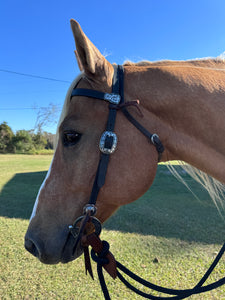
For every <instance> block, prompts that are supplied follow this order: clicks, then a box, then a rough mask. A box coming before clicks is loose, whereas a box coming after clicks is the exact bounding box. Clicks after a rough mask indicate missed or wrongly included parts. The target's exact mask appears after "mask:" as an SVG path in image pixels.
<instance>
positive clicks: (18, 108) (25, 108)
mask: <svg viewBox="0 0 225 300" xmlns="http://www.w3.org/2000/svg"><path fill="white" fill-rule="evenodd" d="M46 108H48V107H47V106H46V107H15V108H0V110H29V109H30V110H31V109H32V110H37V109H46ZM60 110H61V108H60V107H58V108H57V111H60Z"/></svg>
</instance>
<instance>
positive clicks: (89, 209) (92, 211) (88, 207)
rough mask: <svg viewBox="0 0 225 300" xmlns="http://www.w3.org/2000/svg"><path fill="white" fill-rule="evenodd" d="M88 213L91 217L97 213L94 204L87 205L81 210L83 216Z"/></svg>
mask: <svg viewBox="0 0 225 300" xmlns="http://www.w3.org/2000/svg"><path fill="white" fill-rule="evenodd" d="M89 212H90V215H91V216H94V215H95V214H96V212H97V207H96V206H95V205H94V204H87V205H85V206H84V208H83V214H84V215H86V214H88V213H89Z"/></svg>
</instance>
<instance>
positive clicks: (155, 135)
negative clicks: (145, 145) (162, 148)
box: [151, 133, 159, 146]
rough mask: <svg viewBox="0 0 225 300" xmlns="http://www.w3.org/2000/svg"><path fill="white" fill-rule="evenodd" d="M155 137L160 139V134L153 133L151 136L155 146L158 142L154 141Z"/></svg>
mask: <svg viewBox="0 0 225 300" xmlns="http://www.w3.org/2000/svg"><path fill="white" fill-rule="evenodd" d="M154 138H157V139H159V136H158V134H156V133H153V135H152V136H151V142H152V144H153V145H154V146H155V145H156V143H155V141H154Z"/></svg>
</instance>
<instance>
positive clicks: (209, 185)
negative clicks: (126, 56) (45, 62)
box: [55, 58, 225, 214]
mask: <svg viewBox="0 0 225 300" xmlns="http://www.w3.org/2000/svg"><path fill="white" fill-rule="evenodd" d="M123 65H124V66H137V67H144V66H153V67H159V66H171V65H172V66H180V67H181V66H184V65H185V66H192V67H202V68H210V69H221V70H225V60H224V58H215V59H199V60H187V61H170V60H163V61H156V62H150V61H140V62H137V63H133V62H130V61H126V62H125V63H124V64H123ZM83 76H84V75H83V73H81V74H79V75H78V76H77V77H76V78H75V79H74V80H73V82H72V83H71V85H70V87H69V89H68V92H67V94H66V98H65V101H64V105H63V109H62V112H61V115H60V118H59V122H58V126H57V132H56V143H55V145H56V146H57V143H58V139H59V127H60V125H61V123H62V121H63V120H64V118H65V117H66V115H67V114H68V108H69V103H70V97H71V93H72V90H73V89H74V87H75V86H76V85H77V84H78V82H79V81H80V80H81V78H82V77H83ZM166 165H167V167H168V168H169V170H170V172H171V174H173V175H174V176H175V177H176V178H177V179H178V180H179V181H180V182H182V183H183V184H184V185H185V186H186V187H187V188H188V189H189V190H190V191H191V192H192V193H193V194H195V193H194V192H193V191H192V190H191V188H190V187H189V186H188V184H187V182H186V181H185V179H184V178H183V177H182V176H181V175H180V173H179V172H178V171H177V170H176V168H175V167H174V166H173V165H172V164H171V163H169V164H166ZM180 166H181V167H182V168H183V170H184V171H185V172H186V173H188V174H189V175H190V176H191V177H192V178H193V179H194V180H195V181H196V182H198V183H199V184H200V185H202V186H203V187H204V189H205V190H206V191H207V192H208V194H209V196H210V197H211V199H212V200H213V202H214V204H215V205H216V207H217V209H218V211H219V213H220V214H221V209H222V210H224V209H225V204H224V200H225V185H224V184H222V183H221V182H219V181H218V180H216V179H215V178H213V177H211V176H209V175H208V174H206V173H204V172H202V171H200V170H199V169H196V168H194V167H193V166H191V165H188V164H186V163H184V162H182V161H181V162H180Z"/></svg>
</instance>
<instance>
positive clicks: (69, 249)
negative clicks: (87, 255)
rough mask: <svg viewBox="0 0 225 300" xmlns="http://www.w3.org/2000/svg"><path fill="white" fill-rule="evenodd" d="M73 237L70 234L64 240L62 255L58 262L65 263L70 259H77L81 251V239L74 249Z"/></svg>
mask: <svg viewBox="0 0 225 300" xmlns="http://www.w3.org/2000/svg"><path fill="white" fill-rule="evenodd" d="M75 242H76V241H75V239H74V238H73V236H72V235H69V236H68V239H67V241H66V244H65V246H64V248H63V251H62V256H61V259H60V262H61V263H63V264H66V263H68V262H70V261H73V260H75V259H77V258H78V257H79V256H81V254H82V253H83V247H82V245H81V241H80V242H78V244H77V246H76V249H74V246H75Z"/></svg>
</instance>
